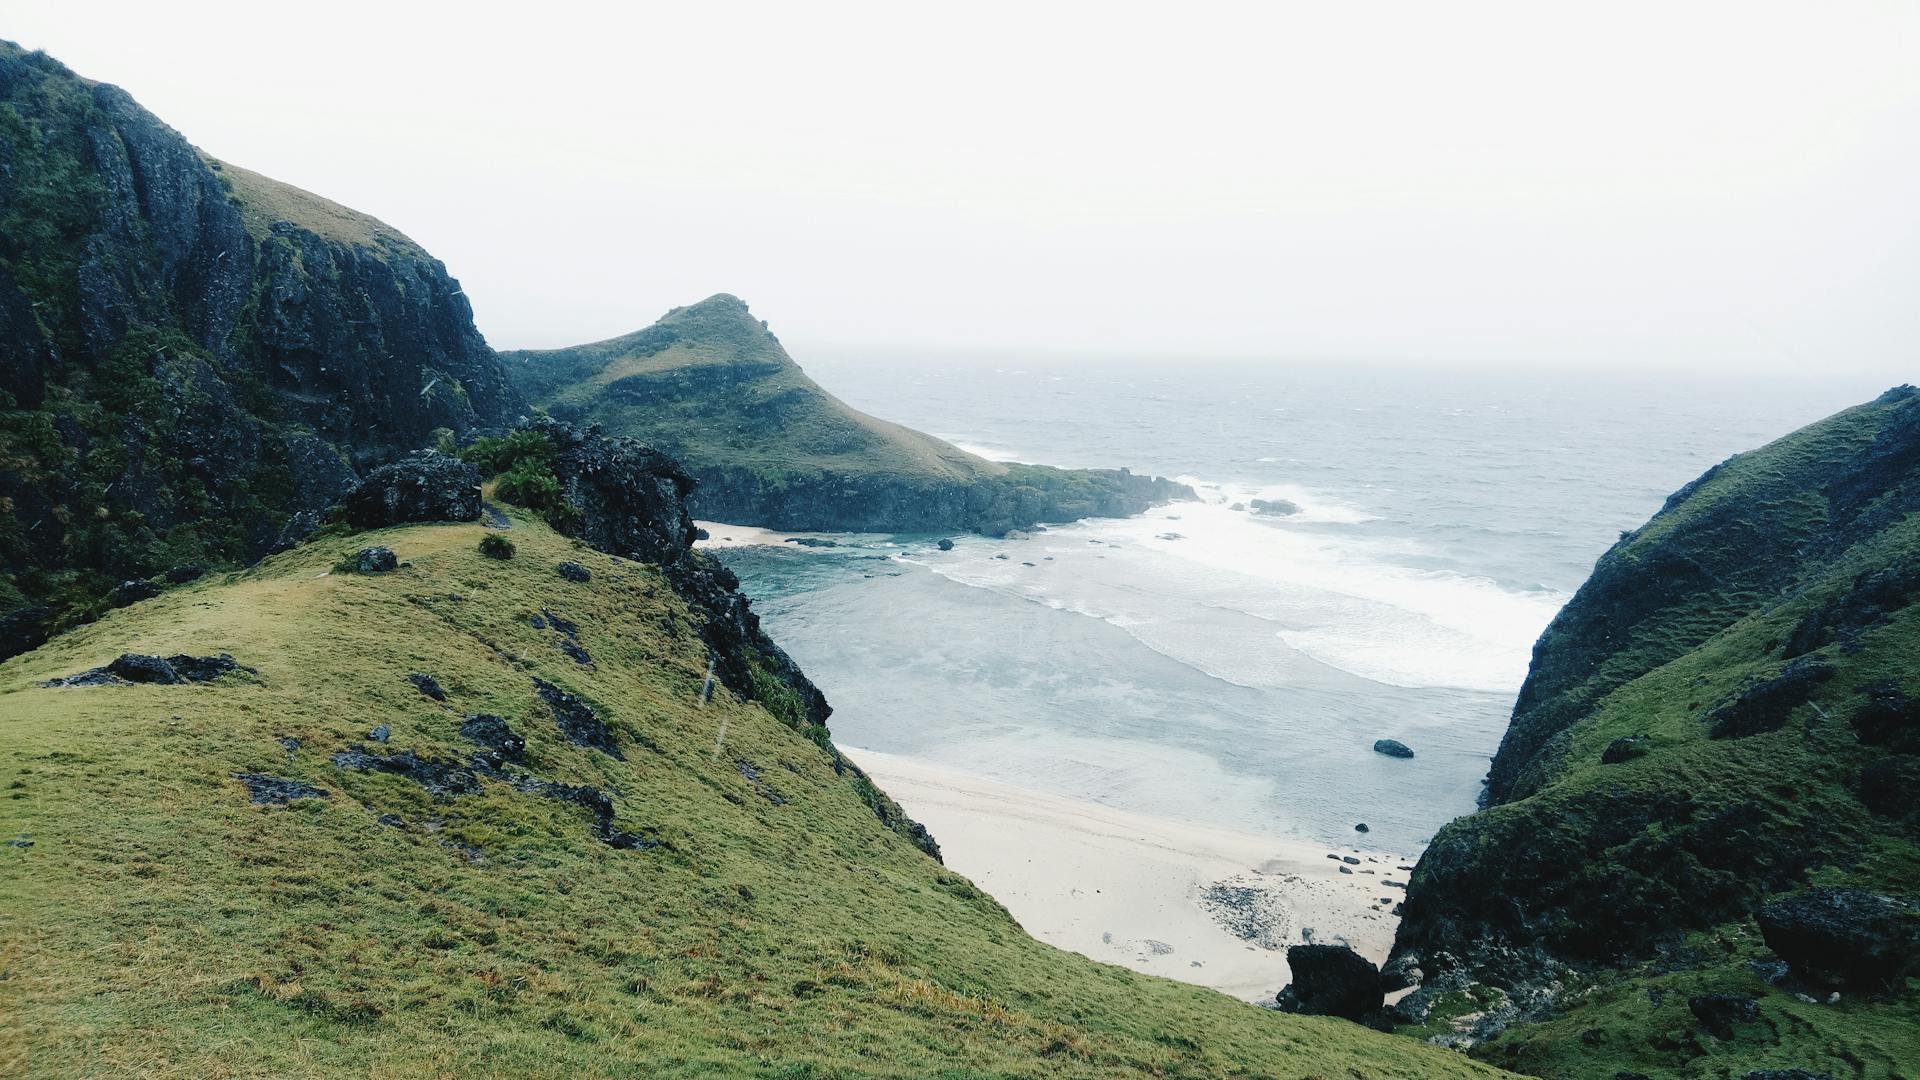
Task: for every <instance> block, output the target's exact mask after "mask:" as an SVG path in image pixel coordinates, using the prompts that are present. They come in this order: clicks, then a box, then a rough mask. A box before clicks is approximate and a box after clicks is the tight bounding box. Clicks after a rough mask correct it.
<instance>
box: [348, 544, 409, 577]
mask: <svg viewBox="0 0 1920 1080" xmlns="http://www.w3.org/2000/svg"><path fill="white" fill-rule="evenodd" d="M399 566H400V559H399V557H397V556H396V555H394V553H393V549H392V548H384V547H369V548H361V549H360V550H359V551H358V552H356V553H355V554H354V556H353V568H354V569H355V570H357V571H359V572H360V573H362V574H384V573H386V572H387V571H389V570H395V569H398V568H399Z"/></svg>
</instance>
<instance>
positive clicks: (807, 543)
mask: <svg viewBox="0 0 1920 1080" xmlns="http://www.w3.org/2000/svg"><path fill="white" fill-rule="evenodd" d="M786 542H787V543H789V544H799V545H800V546H801V547H810V548H830V547H839V546H840V544H839V542H838V541H835V540H819V539H816V538H814V537H811V536H789V537H787V540H786Z"/></svg>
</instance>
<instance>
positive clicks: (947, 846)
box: [841, 746, 1413, 1002]
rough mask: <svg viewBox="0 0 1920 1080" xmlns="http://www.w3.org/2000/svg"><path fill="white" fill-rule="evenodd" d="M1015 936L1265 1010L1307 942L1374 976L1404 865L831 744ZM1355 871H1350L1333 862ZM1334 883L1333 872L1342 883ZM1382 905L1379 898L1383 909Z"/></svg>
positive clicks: (1386, 945) (1391, 927)
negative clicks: (1293, 952)
mask: <svg viewBox="0 0 1920 1080" xmlns="http://www.w3.org/2000/svg"><path fill="white" fill-rule="evenodd" d="M841 750H842V752H843V753H845V754H846V755H847V756H848V757H849V758H850V759H852V760H853V761H854V762H856V763H857V764H858V765H859V766H860V767H861V768H862V769H865V770H866V771H867V773H868V774H869V775H871V776H872V777H873V779H874V782H875V783H876V784H878V785H879V786H880V787H881V788H882V789H883V790H885V791H886V792H887V794H889V795H891V796H892V797H893V798H894V799H895V800H896V801H897V802H899V803H900V805H901V806H902V808H904V809H905V810H906V812H907V813H908V814H909V815H911V816H912V817H913V818H914V819H915V820H917V821H919V822H920V823H921V824H923V825H925V826H926V827H927V829H928V830H929V831H930V832H932V833H933V835H934V838H935V839H936V840H937V841H939V843H940V847H941V850H942V852H943V854H944V855H945V856H946V863H947V866H948V867H949V868H950V869H952V870H954V871H955V872H956V873H961V874H965V875H966V876H967V877H969V878H971V879H972V880H973V882H974V884H976V885H978V886H980V888H981V889H983V890H985V891H986V892H987V893H988V894H989V895H991V896H992V897H993V898H994V899H995V900H998V901H999V902H1000V903H1001V904H1002V905H1004V906H1005V907H1006V908H1007V910H1008V911H1010V912H1011V913H1012V914H1013V917H1014V918H1015V919H1016V920H1018V921H1019V923H1020V925H1021V926H1022V927H1024V928H1025V929H1026V930H1027V932H1028V933H1030V934H1032V935H1033V936H1034V937H1037V938H1039V939H1040V940H1042V941H1045V942H1047V943H1048V944H1051V945H1055V946H1057V947H1059V948H1063V949H1068V950H1071V951H1073V952H1077V953H1081V954H1082V955H1084V956H1087V957H1088V958H1090V959H1093V960H1098V961H1102V962H1104V963H1110V964H1120V965H1124V966H1126V967H1130V968H1133V969H1134V970H1136V971H1141V972H1145V973H1148V974H1152V975H1160V976H1163V977H1166V978H1170V979H1178V980H1180V981H1182V982H1188V983H1194V984H1197V985H1200V986H1207V987H1211V988H1213V989H1216V990H1219V991H1221V992H1223V993H1227V994H1231V995H1233V996H1235V997H1238V998H1241V999H1243V1000H1247V1001H1254V1002H1271V1001H1272V1000H1273V995H1274V994H1275V993H1276V992H1278V991H1279V989H1280V988H1281V987H1282V986H1284V985H1286V983H1287V981H1288V978H1289V976H1288V970H1287V961H1286V946H1288V945H1298V944H1301V943H1303V941H1304V940H1305V939H1306V934H1307V933H1310V934H1311V937H1312V940H1313V941H1314V942H1316V943H1322V944H1347V945H1351V946H1352V947H1353V948H1354V950H1355V951H1356V952H1358V953H1360V954H1361V955H1362V956H1365V957H1366V958H1367V959H1368V960H1371V961H1373V962H1374V963H1375V964H1379V963H1381V962H1382V961H1384V960H1385V959H1386V955H1387V952H1388V950H1389V949H1390V948H1391V947H1392V945H1393V935H1394V931H1395V929H1396V928H1397V927H1398V926H1399V922H1400V920H1399V917H1398V916H1396V915H1394V914H1393V913H1392V909H1393V907H1394V905H1396V904H1398V903H1399V901H1400V900H1401V899H1402V898H1403V897H1404V896H1405V890H1404V889H1401V888H1397V887H1394V886H1390V885H1388V884H1386V882H1388V881H1393V882H1397V883H1399V884H1404V883H1405V882H1406V879H1407V873H1406V871H1404V870H1402V869H1400V867H1403V866H1411V865H1412V862H1413V860H1412V859H1408V858H1402V857H1400V856H1397V855H1392V854H1389V853H1384V852H1379V851H1367V850H1363V849H1355V848H1333V847H1323V846H1321V845H1318V844H1309V843H1304V842H1301V841H1297V840H1284V839H1276V838H1272V837H1264V836H1257V835H1253V834H1250V833H1242V832H1236V831H1233V830H1230V829H1223V828H1217V827H1214V826H1209V825H1198V824H1193V823H1190V822H1184V821H1176V820H1172V819H1167V818H1156V817H1151V816H1148V815H1145V814H1136V813H1132V812H1130V811H1125V810H1117V809H1114V808H1112V807H1108V806H1103V805H1100V804H1098V803H1092V802H1085V801H1081V800H1078V799H1071V798H1067V797H1064V796H1058V795H1051V794H1047V793H1045V792H1040V791H1033V790H1030V789H1027V788H1021V787H1016V786H1014V785H1011V784H1005V783H1001V782H999V781H996V780H990V779H987V778H984V777H980V776H976V775H974V774H971V773H967V772H963V771H960V770H957V769H952V768H949V767H946V766H943V765H937V764H933V763H930V762H926V761H922V760H919V759H916V758H909V757H902V756H899V755H896V754H887V753H882V752H879V751H874V750H866V749H861V748H858V747H847V746H843V747H841ZM1347 860H1353V861H1347ZM1343 871H1344V872H1343ZM1383 900H1384V901H1386V902H1384V903H1383V902H1382V901H1383Z"/></svg>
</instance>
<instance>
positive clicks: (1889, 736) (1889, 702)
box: [1847, 683, 1920, 754]
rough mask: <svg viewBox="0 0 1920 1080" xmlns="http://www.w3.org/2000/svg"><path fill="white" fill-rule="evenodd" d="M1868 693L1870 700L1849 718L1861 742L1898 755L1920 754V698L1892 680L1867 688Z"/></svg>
mask: <svg viewBox="0 0 1920 1080" xmlns="http://www.w3.org/2000/svg"><path fill="white" fill-rule="evenodd" d="M1866 694H1867V703H1866V704H1865V705H1862V706H1860V707H1859V708H1857V709H1855V710H1854V711H1853V715H1852V716H1849V717H1848V718H1847V723H1848V725H1849V726H1851V727H1852V728H1853V733H1854V734H1855V735H1856V736H1858V737H1859V739H1860V741H1861V742H1863V743H1866V744H1867V745H1869V746H1884V747H1886V748H1887V749H1889V750H1891V751H1893V752H1894V753H1896V754H1920V700H1916V699H1914V698H1911V697H1908V696H1907V695H1905V694H1903V693H1901V692H1900V691H1899V689H1898V688H1897V687H1895V686H1893V685H1891V684H1889V683H1879V684H1876V685H1874V686H1871V687H1868V688H1867V690H1866Z"/></svg>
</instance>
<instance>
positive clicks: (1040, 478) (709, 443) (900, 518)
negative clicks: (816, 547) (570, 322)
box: [501, 293, 1193, 535]
mask: <svg viewBox="0 0 1920 1080" xmlns="http://www.w3.org/2000/svg"><path fill="white" fill-rule="evenodd" d="M501 356H502V359H503V360H504V362H505V363H506V364H507V368H508V371H509V373H510V375H511V377H512V378H513V379H514V382H515V384H516V386H518V387H519V388H520V390H521V391H522V392H523V393H525V394H526V395H527V396H528V398H529V400H531V401H533V402H535V403H536V404H538V405H541V406H544V407H545V408H546V409H547V410H548V411H550V412H551V413H553V415H555V416H558V417H561V418H563V419H566V420H569V421H573V422H578V423H597V424H600V425H601V426H602V427H603V428H605V429H606V430H608V431H613V432H617V433H620V434H629V435H635V436H639V437H642V438H646V439H648V440H649V441H651V442H654V443H656V444H657V445H660V446H661V447H662V448H663V449H665V450H666V451H667V452H668V453H671V454H673V455H674V456H676V457H678V458H680V459H681V460H682V461H684V462H685V463H686V464H687V466H688V468H689V470H691V471H692V472H693V474H694V475H695V476H696V477H698V478H699V480H700V482H701V487H700V489H698V490H697V491H696V492H695V494H694V505H695V513H696V514H697V515H698V516H700V517H703V518H708V519H712V520H720V521H727V522H731V523H736V524H742V525H760V526H765V527H769V528H780V529H796V530H843V531H875V532H916V531H917V532H932V531H940V530H945V529H963V530H967V531H974V532H981V533H986V534H988V535H1000V534H1004V533H1006V532H1009V531H1012V530H1014V529H1019V528H1027V527H1031V526H1033V525H1037V524H1042V523H1053V522H1064V521H1072V520H1075V519H1077V518H1081V517H1092V516H1099V517H1108V516H1129V515H1132V514H1136V513H1139V512H1141V511H1143V510H1146V509H1148V508H1149V507H1151V506H1153V505H1156V504H1158V503H1161V502H1166V501H1170V500H1173V499H1177V498H1191V497H1193V493H1192V491H1191V490H1189V489H1187V488H1186V487H1185V486H1184V485H1180V484H1175V483H1173V482H1172V481H1167V480H1163V479H1160V478H1157V477H1146V476H1135V475H1133V474H1132V473H1130V472H1128V471H1127V470H1124V469H1121V470H1111V469H1078V470H1074V469H1054V468H1050V467H1047V466H1038V465H1022V464H1016V463H1006V462H996V461H989V460H987V459H986V458H982V457H979V456H978V455H975V454H970V453H968V452H966V451H964V450H961V449H960V448H959V447H956V446H954V445H952V444H951V443H948V442H945V441H944V440H941V439H938V438H935V437H934V436H931V435H927V434H925V433H923V432H919V431H915V430H913V429H911V428H907V427H904V426H902V425H899V424H894V423H891V422H889V421H885V420H881V419H878V418H876V417H873V416H869V415H868V414H866V413H863V412H861V411H859V410H857V409H854V408H852V407H851V406H849V405H847V404H846V403H844V402H842V401H840V400H839V399H838V398H836V397H834V396H833V395H832V394H830V393H828V392H827V391H826V390H825V389H824V388H822V387H821V386H820V385H819V384H818V383H816V382H814V381H813V379H811V378H809V377H808V376H807V374H806V373H805V371H803V370H802V369H801V367H800V365H799V364H797V363H795V362H794V360H793V358H792V357H791V356H789V355H788V354H787V352H786V350H785V348H783V347H782V346H781V344H780V341H779V339H778V338H777V337H775V336H774V334H773V333H772V331H771V330H769V329H768V328H767V325H766V323H765V322H763V321H761V320H758V319H755V318H753V316H752V314H751V312H750V310H749V309H748V307H747V305H746V304H745V303H744V302H742V301H741V300H740V299H739V298H738V297H735V296H732V295H731V294H727V293H719V294H716V295H714V296H712V297H709V298H707V299H706V300H703V301H700V302H699V303H697V304H691V305H687V306H685V307H679V308H675V309H673V310H672V311H670V312H668V313H667V314H666V315H665V316H663V317H662V318H661V319H660V320H659V321H657V322H656V323H654V324H653V325H652V326H649V327H647V328H645V329H642V330H638V331H635V332H633V333H630V334H623V335H620V336H618V337H614V338H609V339H607V340H605V341H600V342H594V343H591V344H587V345H580V346H574V347H571V348H565V349H545V350H517V351H508V352H504V353H502V354H501Z"/></svg>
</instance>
